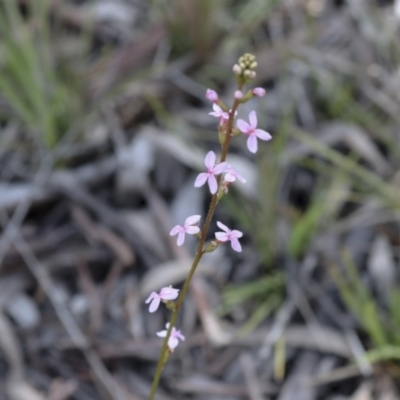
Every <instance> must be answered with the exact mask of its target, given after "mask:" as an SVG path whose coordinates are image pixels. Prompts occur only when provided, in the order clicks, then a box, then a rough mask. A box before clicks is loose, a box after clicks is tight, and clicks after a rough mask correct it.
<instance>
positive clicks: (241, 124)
mask: <svg viewBox="0 0 400 400" xmlns="http://www.w3.org/2000/svg"><path fill="white" fill-rule="evenodd" d="M236 125H237V127H238V128H239V131H240V132H243V133H248V132H249V131H250V130H251V126H250V125H249V124H248V123H247V122H246V121H244V120H243V119H238V120H237V121H236Z"/></svg>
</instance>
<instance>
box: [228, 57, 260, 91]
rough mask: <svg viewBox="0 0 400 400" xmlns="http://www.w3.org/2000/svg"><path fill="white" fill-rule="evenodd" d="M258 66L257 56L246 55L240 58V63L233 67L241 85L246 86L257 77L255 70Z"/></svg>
mask: <svg viewBox="0 0 400 400" xmlns="http://www.w3.org/2000/svg"><path fill="white" fill-rule="evenodd" d="M257 65H258V64H257V61H256V56H255V55H253V54H250V53H246V54H244V55H243V56H241V57H240V58H239V60H238V63H237V64H235V65H234V66H233V72H234V74H235V75H236V79H237V81H238V83H239V85H245V84H247V83H249V82H250V81H251V80H252V79H254V78H255V77H256V72H255V71H254V69H255V68H257Z"/></svg>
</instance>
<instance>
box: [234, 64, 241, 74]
mask: <svg viewBox="0 0 400 400" xmlns="http://www.w3.org/2000/svg"><path fill="white" fill-rule="evenodd" d="M232 71H233V73H234V74H235V75H240V74H241V73H242V68H240V66H239V65H238V64H235V65H234V66H233V68H232Z"/></svg>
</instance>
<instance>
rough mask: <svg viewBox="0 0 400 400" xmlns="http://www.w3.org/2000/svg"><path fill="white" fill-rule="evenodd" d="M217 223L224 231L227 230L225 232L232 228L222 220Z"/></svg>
mask: <svg viewBox="0 0 400 400" xmlns="http://www.w3.org/2000/svg"><path fill="white" fill-rule="evenodd" d="M217 225H218V227H219V228H220V229H222V230H223V231H225V232H230V229H229V228H228V227H227V226H226V225H224V224H223V223H222V222H219V221H217Z"/></svg>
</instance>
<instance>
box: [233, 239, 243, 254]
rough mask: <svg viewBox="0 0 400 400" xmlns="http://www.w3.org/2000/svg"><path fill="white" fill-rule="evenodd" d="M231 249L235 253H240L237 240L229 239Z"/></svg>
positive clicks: (240, 247)
mask: <svg viewBox="0 0 400 400" xmlns="http://www.w3.org/2000/svg"><path fill="white" fill-rule="evenodd" d="M231 247H232V249H233V250H235V251H237V252H238V253H240V252H241V251H242V246H241V245H240V243H239V240H237V239H236V238H232V239H231Z"/></svg>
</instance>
